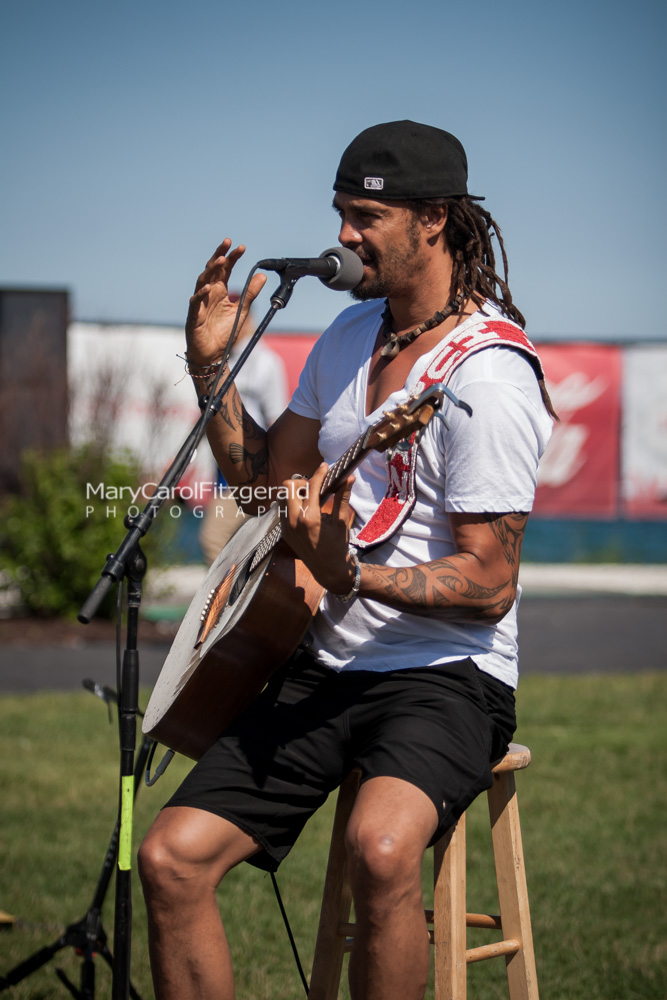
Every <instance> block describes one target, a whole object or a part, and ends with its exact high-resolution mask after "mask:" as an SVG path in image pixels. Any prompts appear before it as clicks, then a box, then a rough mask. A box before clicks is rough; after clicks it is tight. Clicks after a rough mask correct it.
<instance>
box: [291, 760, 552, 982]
mask: <svg viewBox="0 0 667 1000" xmlns="http://www.w3.org/2000/svg"><path fill="white" fill-rule="evenodd" d="M529 764H530V750H529V749H528V748H527V747H524V746H520V745H519V744H518V743H512V744H510V748H509V752H508V753H507V754H506V755H505V757H503V759H502V760H501V761H499V762H498V763H497V764H496V765H495V767H494V768H493V785H492V787H491V788H490V789H489V790H488V792H487V796H488V800H489V814H490V819H491V832H492V839H493V854H494V860H495V867H496V880H497V883H498V901H499V906H500V915H499V916H490V915H488V914H485V913H466V829H465V814H464V815H463V816H461V818H460V819H459V821H458V823H456V825H455V826H453V827H452V828H451V829H450V830H448V831H447V833H446V834H445V835H444V836H443V837H442V838H441V840H439V841H438V843H437V844H435V846H434V848H433V850H434V856H433V869H434V871H433V881H434V891H433V909H432V910H426V911H425V913H426V919H427V922H429V923H432V924H433V930H432V931H430V932H429V934H430V938H431V942H432V944H433V945H434V956H435V998H436V1000H465V998H466V980H467V964H468V963H469V962H480V961H482V960H483V959H487V958H496V957H498V956H501V955H504V956H505V961H506V965H507V981H508V985H509V995H510V1000H538V993H537V976H536V972H535V955H534V952H533V934H532V930H531V926H530V913H529V909H528V891H527V888H526V873H525V869H524V863H523V848H522V846H521V827H520V825H519V808H518V804H517V799H516V788H515V784H514V772H515V771H520V770H522V769H523V768H525V767H528V765H529ZM359 779H360V773H359V771H352V773H351V774H349V775H348V777H347V778H346V779H345V781H344V782H343V783H342V785H341V786H340V790H339V792H338V803H337V805H336V813H335V816H334V823H333V830H332V833H331V847H330V850H329V863H328V866H327V874H326V879H325V883H324V894H323V897H322V909H321V911H320V924H319V930H318V934H317V943H316V945H315V957H314V960H313V971H312V976H311V981H310V991H309V993H308V997H309V1000H336V998H337V997H338V987H339V983H340V977H341V971H342V967H343V956H344V953H345V952H347V951H350V950H351V948H352V947H353V945H354V930H355V925H354V924H351V923H349V919H350V908H351V905H352V892H351V890H350V885H349V882H348V879H347V858H346V852H345V844H344V835H345V828H346V826H347V821H348V818H349V816H350V813H351V811H352V806H353V804H354V799H355V796H356V794H357V789H358V787H359ZM466 927H483V928H488V929H490V930H501V931H502V932H503V940H502V941H495V942H494V943H493V944H487V945H483V946H482V947H479V948H467V942H466Z"/></svg>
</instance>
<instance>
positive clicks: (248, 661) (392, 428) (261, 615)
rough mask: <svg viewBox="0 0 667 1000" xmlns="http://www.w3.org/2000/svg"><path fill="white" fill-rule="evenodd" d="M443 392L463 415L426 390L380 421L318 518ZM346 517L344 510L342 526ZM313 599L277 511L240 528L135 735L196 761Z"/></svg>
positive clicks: (355, 448) (293, 634) (290, 638)
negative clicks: (369, 458) (370, 458)
mask: <svg viewBox="0 0 667 1000" xmlns="http://www.w3.org/2000/svg"><path fill="white" fill-rule="evenodd" d="M443 392H444V393H446V394H447V395H448V396H449V397H450V398H451V399H452V400H454V401H455V403H456V405H457V406H460V405H462V406H465V407H467V404H465V403H464V404H462V403H460V402H459V401H458V400H457V399H456V397H455V396H453V395H452V394H451V393H450V392H449V390H448V389H446V388H445V387H444V386H441V385H436V386H432V387H430V388H429V389H427V390H426V391H425V392H424V393H422V395H421V396H420V397H419V398H418V399H413V400H410V401H408V402H407V403H403V404H401V405H400V406H398V407H396V408H395V409H394V410H392V411H391V412H389V413H386V414H384V415H383V416H382V418H381V419H380V420H379V421H378V422H377V423H376V424H373V426H372V427H370V428H368V429H367V430H366V431H364V433H363V434H362V435H361V436H360V437H359V438H358V439H357V441H355V442H354V444H353V445H351V446H350V448H348V450H347V451H346V452H345V454H344V455H342V456H341V458H340V459H339V460H338V462H336V463H335V464H334V465H333V466H331V467H330V468H329V470H328V472H327V475H326V477H325V480H324V483H323V486H322V489H321V491H320V502H321V503H322V509H323V510H324V511H325V512H329V511H330V510H331V507H332V504H333V499H332V497H333V494H334V493H335V492H336V490H337V489H338V488H339V487H340V486H341V485H342V484H343V483H344V482H345V479H346V477H347V475H348V474H349V472H351V471H352V470H353V469H355V468H356V467H357V465H358V464H359V462H361V460H362V459H363V457H364V455H365V454H366V453H367V452H368V451H370V450H371V449H375V450H378V451H386V450H387V449H388V448H390V447H394V446H396V445H397V444H398V443H399V442H401V441H403V440H404V439H407V438H408V436H409V435H412V439H417V440H418V437H419V435H420V434H421V432H422V430H423V428H424V427H425V426H426V425H427V424H428V422H429V420H430V419H431V417H432V416H433V414H434V413H435V412H436V410H437V409H438V408H439V407H440V405H441V403H442V397H443ZM467 408H468V409H470V408H469V407H467ZM470 412H471V413H472V411H470ZM353 516H354V514H353V512H352V511H351V510H350V525H351V523H352V518H353ZM323 596H324V587H321V586H320V585H319V584H318V583H317V582H316V581H315V579H314V578H313V576H312V575H311V573H310V572H309V571H308V570H307V569H306V567H305V566H304V564H303V563H302V562H301V561H300V560H299V559H297V558H296V557H295V555H294V553H293V552H292V550H291V549H290V548H289V547H288V546H287V545H286V544H285V543H284V542H282V541H281V528H280V514H279V510H278V507H277V506H276V507H272V508H271V509H270V510H269V511H267V513H266V514H263V515H262V516H261V517H251V518H248V519H247V520H246V521H244V522H243V524H242V525H241V527H240V528H239V529H238V531H237V532H235V534H234V535H232V537H231V539H230V540H229V542H228V543H227V545H226V546H225V547H224V549H223V550H222V552H221V553H220V555H219V556H218V558H217V559H216V560H215V562H214V563H213V565H212V566H211V568H210V570H209V572H208V575H207V577H206V579H205V580H204V581H203V583H202V585H201V587H200V588H199V590H198V591H197V593H196V594H195V596H194V598H193V600H192V603H191V604H190V607H189V608H188V611H187V613H186V615H185V618H184V619H183V622H182V624H181V627H180V628H179V630H178V633H177V635H176V638H175V639H174V642H173V645H172V647H171V649H170V650H169V655H168V656H167V659H166V661H165V663H164V666H163V668H162V671H161V672H160V676H159V677H158V679H157V683H156V684H155V687H154V689H153V693H152V695H151V698H150V701H149V703H148V706H147V708H146V713H145V715H144V721H143V727H142V728H143V732H144V733H145V734H146V735H148V736H151V737H152V738H153V739H154V740H157V741H158V742H159V743H163V744H164V745H165V746H167V747H169V748H170V749H171V750H176V751H177V752H178V753H182V754H185V756H186V757H192V758H193V759H194V760H199V758H200V757H202V756H203V754H204V753H206V751H207V750H208V748H209V747H210V746H211V744H212V743H213V742H214V741H215V740H216V739H217V738H218V736H219V735H220V733H221V732H222V731H223V730H224V729H225V728H226V727H227V726H229V724H230V723H231V722H233V721H234V719H236V717H237V716H238V715H240V713H241V712H242V711H243V710H244V709H245V708H247V707H248V705H250V703H251V702H252V701H254V699H255V698H256V697H257V695H258V694H259V693H260V691H261V690H262V688H263V687H264V685H265V684H266V682H267V681H268V679H269V678H270V677H271V675H272V674H273V673H274V672H275V671H276V670H277V669H278V667H280V666H282V664H283V663H285V661H286V660H287V659H288V658H289V657H290V656H291V654H292V653H293V652H294V650H295V649H296V648H297V646H298V645H299V643H300V642H301V639H302V638H303V636H304V634H305V632H306V631H307V629H308V626H309V624H310V622H311V619H312V618H313V615H314V614H315V613H316V611H317V609H318V608H319V606H320V602H321V600H322V597H323Z"/></svg>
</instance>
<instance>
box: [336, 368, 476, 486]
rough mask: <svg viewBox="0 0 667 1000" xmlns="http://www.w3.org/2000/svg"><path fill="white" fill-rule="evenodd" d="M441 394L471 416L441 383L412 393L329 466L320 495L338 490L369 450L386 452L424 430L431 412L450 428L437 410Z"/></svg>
mask: <svg viewBox="0 0 667 1000" xmlns="http://www.w3.org/2000/svg"><path fill="white" fill-rule="evenodd" d="M444 396H447V397H448V399H450V400H451V401H452V403H454V405H455V406H460V407H461V408H462V409H464V410H465V411H466V412H467V413H468V414H469V415H470V416H472V409H471V407H470V406H468V404H467V403H464V402H463V401H462V400H460V399H457V398H456V396H455V395H454V393H453V392H451V390H450V389H448V388H447V386H446V385H443V383H442V382H438V383H437V384H436V385H432V386H430V388H428V389H426V390H424V392H422V394H421V395H420V396H415V397H413V398H412V399H409V400H408V401H407V403H402V404H401V405H400V406H397V407H395V409H393V410H389V411H388V412H387V413H384V414H383V415H382V417H381V418H380V420H378V421H377V422H376V423H374V424H373V426H372V427H369V428H368V430H367V431H366V432H365V433H364V434H362V435H361V436H360V437H359V438H357V440H356V441H355V442H354V444H353V445H351V446H350V447H349V448H348V450H347V451H346V452H345V454H344V455H342V456H341V457H340V458H339V459H338V461H337V462H336V463H335V464H334V465H332V466H331V467H330V468H329V471H328V472H327V474H326V476H325V478H324V482H323V484H322V489H321V496H322V497H326V496H327V495H329V494H330V493H332V492H334V491H335V490H337V489H338V487H339V486H340V485H341V484H342V483H343V481H344V479H345V477H346V476H347V475H348V474H349V473H350V472H351V471H352V470H353V469H355V468H356V467H357V465H359V463H360V462H361V460H362V459H363V457H364V455H366V454H367V453H368V452H369V451H373V450H377V451H387V449H389V448H395V447H396V446H399V447H400V442H401V441H404V440H405V439H406V438H409V437H410V436H411V435H412V434H413V432H414V431H421V430H423V429H424V427H426V425H427V424H428V423H429V421H430V420H431V418H432V417H433V416H434V415H437V416H438V417H439V418H440V419H441V420H442V421H443V423H444V424H445V427H449V424H448V423H447V420H446V419H445V417H444V415H443V414H442V413H441V412H440V408H441V406H442V401H443V397H444Z"/></svg>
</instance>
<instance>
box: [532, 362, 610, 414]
mask: <svg viewBox="0 0 667 1000" xmlns="http://www.w3.org/2000/svg"><path fill="white" fill-rule="evenodd" d="M608 385H609V383H608V382H607V380H606V379H605V378H603V376H602V375H598V377H597V378H594V379H588V377H587V375H586V373H585V372H571V373H570V374H569V375H566V376H565V378H564V379H562V380H561V381H560V382H551V381H549V379H547V389H548V390H549V395H550V396H551V402H552V403H553V404H554V409H555V410H556V413H560V414H563V413H575V412H576V411H577V410H583V408H584V406H588V405H589V404H590V403H592V402H594V401H595V400H596V399H599V397H600V396H601V395H602V393H603V392H604V391H605V389H607V388H608Z"/></svg>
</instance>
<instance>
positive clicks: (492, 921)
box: [424, 910, 503, 931]
mask: <svg viewBox="0 0 667 1000" xmlns="http://www.w3.org/2000/svg"><path fill="white" fill-rule="evenodd" d="M424 916H425V917H426V923H427V924H432V923H433V910H424ZM466 927H483V928H485V929H486V930H489V931H501V930H502V929H503V925H502V923H501V920H500V917H499V916H497V915H496V914H493V913H466Z"/></svg>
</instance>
